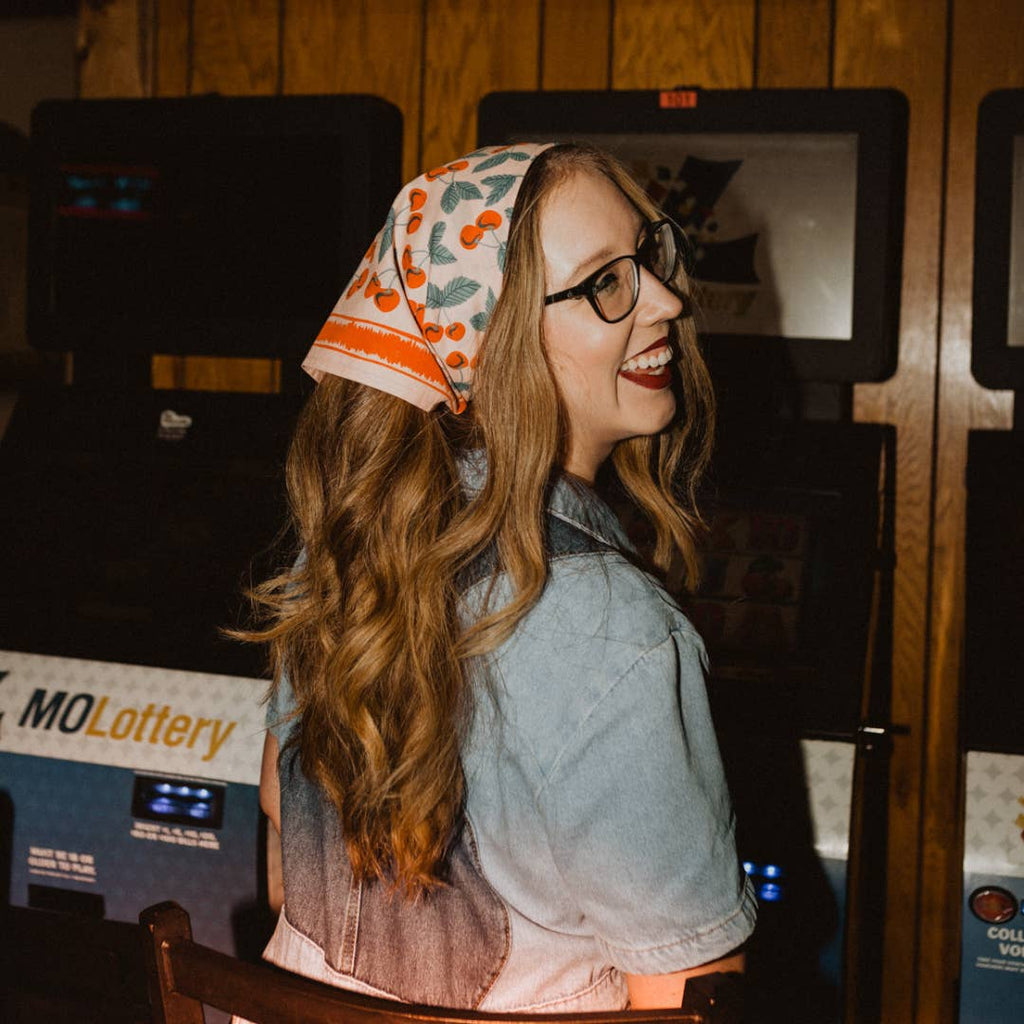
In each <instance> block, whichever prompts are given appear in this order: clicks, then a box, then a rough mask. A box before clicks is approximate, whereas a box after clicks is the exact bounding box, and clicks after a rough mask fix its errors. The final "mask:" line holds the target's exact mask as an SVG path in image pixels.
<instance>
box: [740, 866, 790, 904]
mask: <svg viewBox="0 0 1024 1024" xmlns="http://www.w3.org/2000/svg"><path fill="white" fill-rule="evenodd" d="M743 870H744V871H745V872H746V873H747V874H748V875H749V876H750V878H751V880H752V881H753V882H754V886H755V889H756V891H757V898H758V899H759V900H760V901H761V902H762V903H778V902H779V901H780V900H781V899H782V898H783V887H782V886H781V885H780V884H779V882H778V879H781V878H783V877H784V875H785V872H784V871H783V870H782V868H781V867H780V866H779V865H778V864H755V863H754V862H753V861H750V860H745V861H744V862H743ZM761 879H775V880H776V881H761Z"/></svg>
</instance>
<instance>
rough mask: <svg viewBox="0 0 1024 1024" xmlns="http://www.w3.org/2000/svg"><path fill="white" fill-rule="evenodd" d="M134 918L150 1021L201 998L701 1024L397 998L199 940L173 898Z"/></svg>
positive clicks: (308, 1018)
mask: <svg viewBox="0 0 1024 1024" xmlns="http://www.w3.org/2000/svg"><path fill="white" fill-rule="evenodd" d="M139 922H140V924H141V925H142V930H143V934H144V936H145V938H144V942H145V944H146V950H145V952H146V961H147V962H146V969H147V973H148V977H149V990H150V1000H151V1003H152V1007H153V1021H154V1024H204V1022H205V1017H204V1014H203V1004H204V1003H205V1004H207V1005H209V1006H214V1007H217V1008H218V1009H220V1010H226V1011H227V1012H229V1013H234V1014H237V1015H238V1016H240V1017H243V1018H245V1019H246V1020H249V1021H252V1022H254V1024H466V1022H482V1024H569V1022H579V1024H705V1018H704V1017H703V1016H702V1015H701V1014H696V1013H690V1012H688V1011H685V1010H674V1009H673V1010H621V1011H614V1012H606V1013H577V1014H551V1013H547V1014H540V1013H531V1014H502V1013H482V1012H476V1011H472V1010H454V1009H445V1008H440V1007H434V1006H420V1005H416V1004H411V1003H397V1002H394V1001H393V1000H389V999H378V998H375V997H373V996H366V995H362V994H361V993H357V992H350V991H347V990H346V989H339V988H335V987H333V986H331V985H324V984H321V983H320V982H316V981H311V980H309V979H308V978H302V977H299V976H298V975H295V974H291V973H289V972H288V971H282V970H281V969H280V968H277V967H272V966H270V965H269V964H249V963H244V962H242V961H240V960H236V959H235V958H234V957H231V956H227V955H226V954H224V953H221V952H218V951H217V950H215V949H210V948H209V947H207V946H202V945H200V944H199V943H197V942H194V941H193V940H192V926H191V922H190V921H189V916H188V913H187V912H186V911H185V910H184V909H182V908H181V907H180V906H178V904H177V903H171V902H168V903H160V904H157V905H156V906H153V907H149V908H147V909H146V910H144V911H143V912H142V913H141V914H140V915H139Z"/></svg>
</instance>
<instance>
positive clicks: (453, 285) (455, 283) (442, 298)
mask: <svg viewBox="0 0 1024 1024" xmlns="http://www.w3.org/2000/svg"><path fill="white" fill-rule="evenodd" d="M479 290H480V284H479V282H478V281H473V280H470V278H468V277H461V276H460V277H453V278H452V279H451V280H450V281H449V282H448V283H447V284H446V285H445V286H444V288H441V289H439V288H436V287H433V286H431V285H427V303H426V304H427V308H428V309H451V307H452V306H461V305H462V303H464V302H466V301H467V300H469V299H471V298H472V297H473V296H474V295H475V294H476V293H477V292H478V291H479Z"/></svg>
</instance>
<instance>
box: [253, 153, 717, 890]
mask: <svg viewBox="0 0 1024 1024" xmlns="http://www.w3.org/2000/svg"><path fill="white" fill-rule="evenodd" d="M579 172H589V173H597V174H603V175H605V176H607V177H608V178H609V179H611V180H612V181H613V182H614V183H615V184H616V185H617V186H618V187H619V188H620V189H621V190H622V192H623V193H624V194H625V195H626V197H627V198H628V199H629V200H630V202H631V203H633V205H634V206H636V208H637V209H638V210H639V211H640V213H641V214H642V215H643V216H645V217H647V218H650V219H655V218H656V217H657V215H658V212H657V209H656V208H655V207H654V206H653V204H652V203H651V202H650V200H649V199H648V198H647V196H646V195H645V194H644V193H643V191H642V190H641V189H640V188H639V187H638V186H637V185H636V184H635V183H634V182H633V180H632V179H631V178H630V176H629V174H628V173H627V172H626V171H625V170H624V168H623V167H622V166H621V165H620V164H618V163H617V162H616V161H614V160H613V159H611V158H610V157H608V156H607V155H606V154H604V153H602V152H600V151H599V150H596V149H593V148H590V147H583V146H577V145H569V146H556V147H553V148H552V149H549V150H546V151H545V152H544V153H542V154H541V155H540V156H539V157H538V158H537V159H536V160H535V161H534V162H533V164H532V165H531V167H530V169H529V171H528V172H527V175H526V178H525V179H524V182H523V184H522V187H521V189H520V192H519V195H518V197H517V200H516V204H515V211H514V214H513V219H512V227H511V233H510V238H509V246H508V252H507V260H506V272H505V279H504V283H503V287H502V291H501V294H500V296H499V298H498V301H497V304H496V305H495V308H494V311H493V313H492V317H491V322H490V326H489V328H488V332H487V336H486V339H485V341H484V344H483V346H482V349H481V354H480V361H479V366H478V369H477V372H476V376H475V379H474V392H473V401H472V402H471V403H470V411H469V412H467V413H465V414H463V415H462V416H455V415H453V414H451V413H450V412H449V411H448V410H447V409H444V408H442V409H440V410H435V411H433V412H429V413H426V412H423V411H422V410H420V409H417V408H415V407H414V406H412V405H410V404H408V403H406V402H404V401H402V400H401V399H398V398H395V397H394V396H392V395H389V394H386V393H384V392H381V391H377V390H374V389H372V388H368V387H365V386H363V385H360V384H355V383H352V382H350V381H346V380H342V379H339V378H336V377H326V378H325V379H324V380H323V382H322V383H320V384H319V385H318V386H317V389H316V391H315V393H314V394H313V396H312V397H311V399H310V401H309V402H308V403H307V406H306V408H305V410H304V412H303V414H302V416H301V418H300V421H299V425H298V427H297V430H296V434H295V437H294V440H293V442H292V447H291V451H290V454H289V459H288V466H287V484H288V494H289V501H290V507H291V513H292V519H293V523H294V527H295V533H296V537H297V540H298V543H299V545H300V548H301V550H302V552H303V556H302V557H300V558H299V559H298V560H297V561H296V562H295V564H294V565H293V567H292V568H290V569H287V570H285V571H283V572H281V573H280V574H278V575H277V576H275V577H274V578H272V579H270V580H268V581H267V582H265V583H264V584H262V585H261V586H259V587H258V588H256V590H255V591H254V593H253V597H254V599H255V601H256V603H257V606H258V607H259V608H260V609H261V611H262V612H263V614H264V615H265V616H266V619H265V623H266V624H265V625H264V626H263V627H262V628H259V629H255V630H253V631H251V632H250V633H248V634H246V637H247V638H248V639H252V640H258V641H263V642H266V643H267V644H268V645H269V649H270V657H271V665H272V668H273V672H274V678H275V680H276V682H277V683H279V681H280V679H281V677H282V675H283V673H284V672H285V671H287V674H288V678H289V681H290V682H291V685H292V688H293V690H294V693H295V699H296V715H297V718H298V728H297V729H296V730H295V732H294V733H293V741H294V743H295V744H296V746H297V749H298V754H299V758H300V762H301V766H302V769H303V771H304V772H305V774H306V775H307V776H308V777H309V778H310V779H312V780H314V781H315V782H318V783H319V784H320V785H321V786H323V788H324V790H325V792H326V793H327V795H328V796H329V798H330V799H331V802H332V803H333V804H334V806H335V807H336V808H337V811H338V814H339V816H340V819H341V825H342V831H343V834H344V836H345V842H346V847H347V854H348V857H349V860H350V862H351V864H352V868H353V871H354V872H355V874H356V875H357V877H361V878H381V879H385V880H387V881H389V882H390V883H393V884H395V885H397V886H399V887H401V888H403V889H405V890H406V891H407V892H409V893H411V894H414V893H416V892H418V891H420V890H422V889H425V888H430V887H432V886H434V885H436V884H437V883H438V878H439V872H440V868H441V867H442V865H443V863H444V859H445V852H446V849H447V847H448V844H449V843H450V841H451V839H452V837H453V835H454V833H455V831H456V829H457V827H458V824H459V820H460V811H461V806H462V800H463V795H464V793H463V778H462V771H461V764H460V748H461V744H462V740H463V737H464V735H465V730H466V726H467V722H468V718H469V713H470V711H471V707H472V700H473V694H472V692H471V676H470V671H469V669H470V664H471V661H472V660H473V659H474V657H476V656H478V655H480V654H482V653H485V652H487V651H490V650H493V649H494V648H495V647H496V646H498V645H499V644H500V643H501V642H502V641H503V640H504V639H505V638H507V636H508V635H509V634H510V632H511V631H512V630H513V629H514V627H515V625H516V623H517V622H518V621H519V620H520V619H521V618H522V616H523V615H525V614H526V613H527V612H528V611H529V609H530V608H531V607H532V606H533V604H534V603H535V602H536V600H537V599H538V597H539V596H540V594H541V591H542V590H543V587H544V584H545V581H546V579H547V573H548V559H547V550H546V542H545V530H544V515H545V506H546V496H547V493H548V491H549V489H550V487H551V485H552V482H553V480H554V479H555V477H556V476H557V474H558V472H559V467H560V466H561V465H562V462H563V459H564V456H565V454H566V453H565V445H566V439H567V437H568V423H567V416H566V412H565V406H564V403H563V402H562V400H561V398H560V396H559V393H558V389H557V386H556V384H555V380H554V377H553V375H552V372H551V368H550V366H549V364H548V360H547V356H546V352H545V346H544V339H543V332H542V312H543V297H544V291H545V281H544V257H543V250H542V247H541V237H540V218H541V213H542V210H543V205H544V202H545V200H546V198H547V197H549V196H550V195H551V194H552V192H553V190H555V189H556V188H557V187H558V185H559V184H561V183H563V182H564V181H566V180H567V179H568V178H569V177H571V176H572V175H573V174H576V173H579ZM675 285H676V287H677V288H678V289H679V290H680V291H681V292H683V293H685V292H686V291H687V289H688V283H687V281H686V280H685V276H684V275H682V273H681V272H680V277H679V279H678V280H677V281H676V282H675ZM524 311H528V312H526V313H524ZM672 331H673V338H674V341H675V345H676V348H677V349H678V352H679V358H678V362H677V368H678V372H679V380H680V383H681V396H682V403H681V404H682V408H683V413H684V414H683V415H682V416H681V417H679V418H678V419H679V422H677V423H676V424H675V425H674V426H673V427H671V428H670V429H669V430H667V431H665V432H663V433H662V434H660V435H658V436H657V437H653V438H649V437H641V438H635V439H632V440H629V441H625V442H622V443H621V444H620V445H619V446H618V447H617V448H616V450H615V452H614V454H613V456H612V462H613V466H614V469H615V471H616V473H617V475H618V477H619V479H620V481H621V483H622V485H623V487H624V488H625V490H626V491H627V493H628V494H629V495H630V496H631V497H632V499H633V500H634V501H635V502H636V504H637V505H638V506H639V508H640V509H641V510H642V511H643V512H644V513H645V514H646V515H647V517H648V518H649V519H650V520H651V522H652V524H653V526H654V528H655V533H656V538H657V541H656V544H655V548H654V551H653V562H654V563H655V566H656V567H657V568H658V569H660V570H661V571H662V572H666V571H667V570H668V568H669V566H670V563H671V562H672V560H673V558H675V557H676V556H681V557H682V560H683V563H684V565H685V569H686V573H687V576H688V578H689V579H690V580H691V581H692V580H693V579H694V578H695V576H696V552H695V534H696V532H697V530H698V528H699V526H700V519H699V515H698V513H697V511H696V504H695V493H696V487H697V484H698V482H699V479H700V476H701V474H702V473H703V471H704V469H705V467H706V465H707V462H708V459H709V456H710V448H711V428H712V422H713V399H712V391H711V386H710V381H709V379H708V375H707V370H706V368H705V366H704V362H703V360H702V359H701V356H700V353H699V351H698V348H697V339H696V334H695V331H694V328H693V323H692V320H690V319H680V320H679V321H677V322H676V323H674V324H673V326H672ZM477 448H482V449H483V450H484V451H486V453H487V475H486V481H485V483H484V485H483V490H482V491H481V492H480V493H479V495H477V496H475V497H474V498H473V499H472V500H469V499H468V498H467V496H466V494H465V493H464V491H463V489H462V485H461V478H460V471H459V461H460V456H461V455H462V454H463V453H465V452H467V451H468V450H470V449H477ZM492 545H493V548H494V550H495V553H496V556H497V571H498V572H502V573H504V574H506V576H507V577H508V579H509V581H510V583H511V591H512V594H513V597H512V599H511V601H510V602H509V603H508V604H506V605H504V606H503V607H501V608H497V609H489V610H487V612H486V614H485V615H484V616H483V617H482V618H480V619H479V620H478V621H477V622H474V623H472V624H470V625H468V626H467V625H464V624H463V623H462V622H460V619H459V614H458V602H459V593H458V589H457V584H456V580H457V578H458V576H459V573H460V572H461V571H462V570H464V569H465V568H466V567H468V566H469V565H470V564H471V563H472V562H473V561H474V559H476V558H477V557H478V556H479V555H480V554H481V553H482V552H483V551H485V550H486V549H488V548H489V547H491V546H492Z"/></svg>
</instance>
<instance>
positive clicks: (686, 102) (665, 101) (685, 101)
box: [658, 89, 697, 110]
mask: <svg viewBox="0 0 1024 1024" xmlns="http://www.w3.org/2000/svg"><path fill="white" fill-rule="evenodd" d="M658 106H659V107H661V108H662V109H663V110H665V109H670V110H691V109H692V108H694V107H696V106H697V90H696V89H665V90H662V91H661V92H660V93H658Z"/></svg>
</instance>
